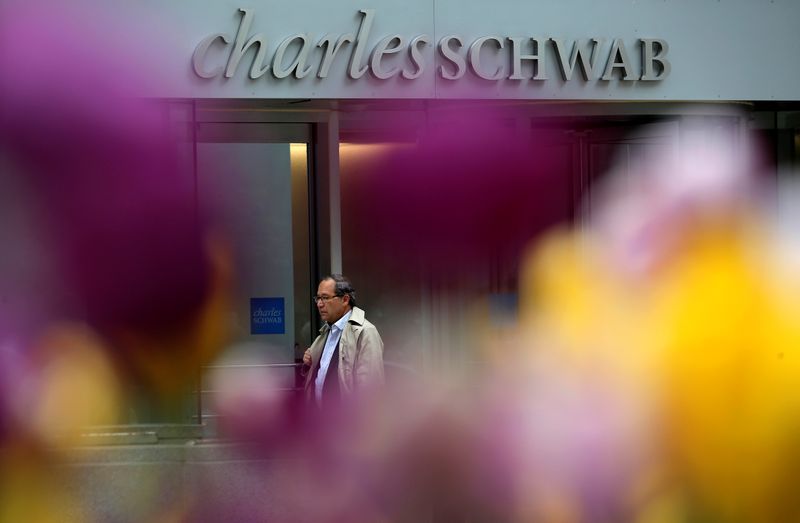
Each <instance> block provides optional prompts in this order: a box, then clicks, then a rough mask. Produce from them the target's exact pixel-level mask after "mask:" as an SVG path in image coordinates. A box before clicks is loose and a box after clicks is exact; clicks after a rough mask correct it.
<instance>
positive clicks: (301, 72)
mask: <svg viewBox="0 0 800 523" xmlns="http://www.w3.org/2000/svg"><path fill="white" fill-rule="evenodd" d="M297 39H300V40H302V41H303V44H302V47H300V51H299V52H298V53H297V56H296V57H295V59H294V61H293V62H292V63H291V64H289V66H288V67H286V68H284V67H283V55H284V54H285V53H286V49H287V48H288V47H289V45H290V44H291V43H292V42H293V41H294V40H297ZM310 40H311V35H304V34H296V35H292V36H290V37H288V38H285V39H284V40H283V41H282V42H281V43H280V45H279V46H278V49H276V50H275V56H274V57H272V74H273V76H275V78H286V77H287V76H289V75H290V74H292V70H294V76H295V78H304V77H305V76H306V75H307V74H308V73H309V72H311V66H308V67H306V60H307V59H308V53H309V51H310V50H311V49H310V48H309V46H308V42H309V41H310Z"/></svg>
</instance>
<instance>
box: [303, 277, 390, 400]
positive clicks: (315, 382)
mask: <svg viewBox="0 0 800 523" xmlns="http://www.w3.org/2000/svg"><path fill="white" fill-rule="evenodd" d="M314 304H315V305H316V306H317V310H318V311H319V315H320V317H321V318H322V320H323V321H324V322H325V324H324V325H323V326H322V328H321V329H320V335H319V336H317V339H316V340H314V343H312V344H311V347H309V348H308V350H306V352H305V354H304V355H303V363H304V364H305V365H306V366H307V367H305V368H304V370H305V372H307V375H306V382H305V391H306V399H307V400H308V401H309V402H314V403H315V404H316V405H317V406H319V407H325V406H326V405H329V404H331V403H334V402H336V401H338V400H339V399H343V400H347V399H352V398H353V397H354V396H356V395H357V394H358V393H359V392H361V391H363V390H365V389H368V388H371V387H375V386H380V385H381V384H383V379H384V378H383V340H381V336H380V334H378V330H377V329H376V328H375V326H374V325H373V324H372V323H370V322H368V321H367V320H366V319H365V317H364V311H363V310H362V309H359V308H358V307H356V291H355V289H354V288H353V286H352V284H351V283H350V281H349V280H348V279H347V278H345V277H344V276H342V275H341V274H333V275H330V276H327V277H325V278H323V279H322V281H321V282H320V283H319V287H318V288H317V295H316V296H314ZM309 371H311V372H309Z"/></svg>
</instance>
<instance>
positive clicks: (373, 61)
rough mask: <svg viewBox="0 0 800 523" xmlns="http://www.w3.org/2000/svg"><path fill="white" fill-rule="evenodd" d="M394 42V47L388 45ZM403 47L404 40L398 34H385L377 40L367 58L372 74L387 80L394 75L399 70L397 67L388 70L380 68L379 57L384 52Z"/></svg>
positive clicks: (390, 52)
mask: <svg viewBox="0 0 800 523" xmlns="http://www.w3.org/2000/svg"><path fill="white" fill-rule="evenodd" d="M394 42H397V43H396V45H395V46H394V47H390V45H391V44H392V43H394ZM404 47H405V41H404V40H403V37H402V36H400V35H393V36H387V37H386V38H383V39H382V40H381V41H380V42H378V43H377V44H376V45H375V49H373V50H372V55H371V56H370V60H369V65H370V68H371V69H372V74H373V76H375V78H377V79H379V80H387V79H389V78H391V77H392V76H394V75H396V74H397V72H398V71H399V69H398V68H397V67H393V68H392V69H390V70H388V71H383V70H381V58H383V55H385V54H394V53H396V52H398V51H400V50H402V49H403V48H404Z"/></svg>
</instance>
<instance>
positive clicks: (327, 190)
mask: <svg viewBox="0 0 800 523" xmlns="http://www.w3.org/2000/svg"><path fill="white" fill-rule="evenodd" d="M314 149H315V150H316V153H317V154H316V158H315V162H314V164H315V178H316V179H315V182H316V183H315V184H314V185H315V187H314V194H315V202H312V206H313V207H314V209H315V211H314V213H315V215H316V220H315V222H314V223H315V230H316V233H317V234H316V236H317V238H316V243H317V263H316V269H317V274H316V276H315V278H314V279H315V280H317V281H318V280H319V278H320V277H322V276H324V275H326V274H329V273H335V272H342V213H341V193H340V183H339V115H338V113H336V112H331V113H329V117H328V119H327V121H325V122H321V123H319V124H317V126H316V129H315V136H314Z"/></svg>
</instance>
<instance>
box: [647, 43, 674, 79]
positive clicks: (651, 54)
mask: <svg viewBox="0 0 800 523" xmlns="http://www.w3.org/2000/svg"><path fill="white" fill-rule="evenodd" d="M641 42H642V80H645V81H651V80H663V79H664V78H666V77H667V76H669V73H670V71H671V70H672V65H671V64H670V63H669V60H667V59H666V58H665V57H666V56H667V52H669V44H667V41H666V40H659V39H657V38H642V39H641ZM653 44H658V46H659V47H660V50H659V53H658V54H655V50H654V47H653ZM653 62H658V63H660V64H661V74H658V75H656V74H655V71H654V69H655V68H654V67H653Z"/></svg>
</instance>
